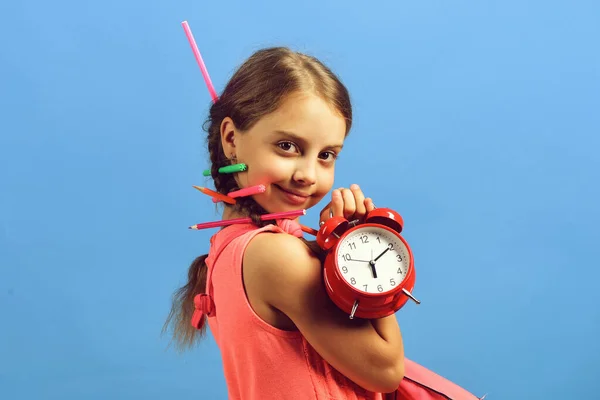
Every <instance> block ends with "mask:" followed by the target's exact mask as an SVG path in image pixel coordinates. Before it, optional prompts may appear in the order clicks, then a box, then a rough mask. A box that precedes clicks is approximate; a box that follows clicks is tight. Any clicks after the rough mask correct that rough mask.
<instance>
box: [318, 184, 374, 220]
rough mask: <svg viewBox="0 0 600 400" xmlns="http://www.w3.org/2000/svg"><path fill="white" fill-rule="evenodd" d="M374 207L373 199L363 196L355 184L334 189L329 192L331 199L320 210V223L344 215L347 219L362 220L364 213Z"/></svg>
mask: <svg viewBox="0 0 600 400" xmlns="http://www.w3.org/2000/svg"><path fill="white" fill-rule="evenodd" d="M374 209H375V205H374V204H373V200H371V199H370V198H365V195H364V194H363V192H362V190H361V189H360V187H359V186H358V185H357V184H352V185H350V189H346V188H339V189H334V190H333V191H332V192H331V201H330V202H329V204H327V205H326V206H325V208H323V210H321V213H320V219H319V220H320V221H321V222H320V225H321V224H323V223H324V222H325V221H327V220H328V219H329V218H331V217H334V216H335V217H337V216H340V217H344V218H346V219H347V220H348V221H353V220H356V219H357V220H360V221H361V222H362V220H363V218H364V217H365V215H366V214H367V213H369V212H370V211H373V210H374Z"/></svg>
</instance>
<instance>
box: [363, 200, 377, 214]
mask: <svg viewBox="0 0 600 400" xmlns="http://www.w3.org/2000/svg"><path fill="white" fill-rule="evenodd" d="M365 208H366V211H367V213H370V212H371V211H373V210H374V209H375V204H373V200H372V199H371V198H370V197H367V198H366V199H365Z"/></svg>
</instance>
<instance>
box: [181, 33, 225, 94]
mask: <svg viewBox="0 0 600 400" xmlns="http://www.w3.org/2000/svg"><path fill="white" fill-rule="evenodd" d="M181 25H183V29H184V30H185V35H186V36H187V38H188V41H189V42H190V46H192V51H193V52H194V57H196V61H197V62H198V65H199V66H200V71H202V76H203V77H204V82H206V87H208V91H209V92H210V96H211V97H212V100H213V103H216V102H217V100H218V99H219V97H218V96H217V92H216V91H215V88H214V86H213V84H212V82H211V80H210V76H209V75H208V70H207V69H206V65H204V61H203V60H202V55H201V54H200V50H198V46H197V45H196V40H194V35H193V34H192V30H191V29H190V26H189V24H188V22H187V21H183V22H182V23H181Z"/></svg>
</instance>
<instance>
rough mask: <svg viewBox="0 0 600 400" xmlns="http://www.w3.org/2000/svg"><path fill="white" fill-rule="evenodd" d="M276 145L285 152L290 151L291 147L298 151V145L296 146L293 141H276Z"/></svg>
mask: <svg viewBox="0 0 600 400" xmlns="http://www.w3.org/2000/svg"><path fill="white" fill-rule="evenodd" d="M277 147H279V148H280V149H281V150H283V151H285V152H286V153H287V152H290V151H291V150H292V149H296V151H298V146H296V145H295V144H294V143H292V142H279V143H277Z"/></svg>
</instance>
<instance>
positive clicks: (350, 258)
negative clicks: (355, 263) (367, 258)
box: [342, 253, 352, 261]
mask: <svg viewBox="0 0 600 400" xmlns="http://www.w3.org/2000/svg"><path fill="white" fill-rule="evenodd" d="M342 258H343V259H344V261H350V260H352V256H350V254H348V253H346V254H344V255H343V256H342Z"/></svg>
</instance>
